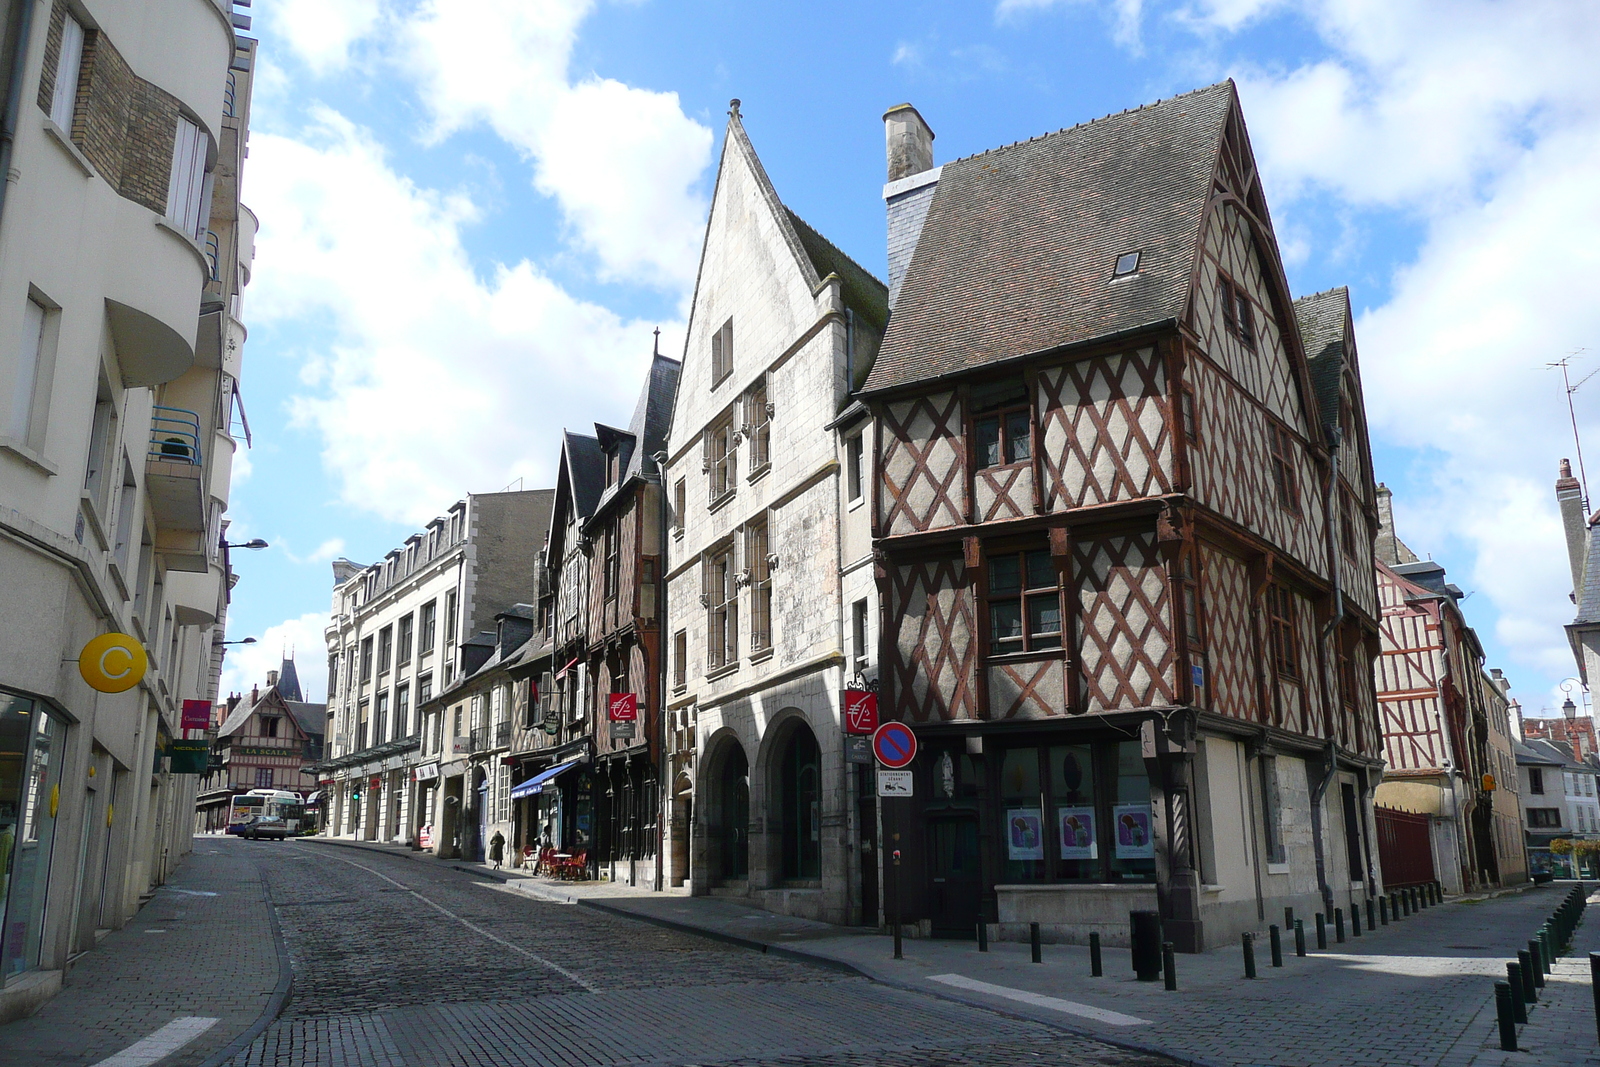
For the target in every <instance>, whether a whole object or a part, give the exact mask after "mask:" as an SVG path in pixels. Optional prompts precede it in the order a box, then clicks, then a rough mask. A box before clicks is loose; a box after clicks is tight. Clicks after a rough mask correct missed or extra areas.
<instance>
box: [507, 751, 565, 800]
mask: <svg viewBox="0 0 1600 1067" xmlns="http://www.w3.org/2000/svg"><path fill="white" fill-rule="evenodd" d="M577 765H578V761H577V760H569V761H567V762H566V763H562V764H558V765H556V766H554V767H551V768H550V769H549V770H548V771H540V772H539V773H538V774H536V775H534V776H533V777H532V778H529V779H528V780H527V781H526V782H523V783H522V784H521V785H517V786H513V787H512V789H511V799H512V800H521V799H522V798H523V797H531V796H533V795H534V794H535V793H542V792H544V787H545V785H546V783H548V782H550V781H551V780H552V779H554V778H555V776H556V775H558V774H560V773H561V772H562V771H567V770H571V769H572V768H573V767H576V766H577Z"/></svg>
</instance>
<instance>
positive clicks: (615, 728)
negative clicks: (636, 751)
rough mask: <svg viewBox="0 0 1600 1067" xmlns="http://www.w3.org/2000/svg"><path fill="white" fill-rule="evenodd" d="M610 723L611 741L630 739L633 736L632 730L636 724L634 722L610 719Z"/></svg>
mask: <svg viewBox="0 0 1600 1067" xmlns="http://www.w3.org/2000/svg"><path fill="white" fill-rule="evenodd" d="M610 725H611V740H613V741H632V740H633V737H634V732H633V731H634V727H635V726H637V725H638V724H637V723H634V722H631V721H627V722H621V721H617V720H612V722H611V724H610Z"/></svg>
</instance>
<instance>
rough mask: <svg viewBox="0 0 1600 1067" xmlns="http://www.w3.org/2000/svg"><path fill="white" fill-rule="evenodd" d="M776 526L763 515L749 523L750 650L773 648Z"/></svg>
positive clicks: (746, 557)
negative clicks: (774, 532)
mask: <svg viewBox="0 0 1600 1067" xmlns="http://www.w3.org/2000/svg"><path fill="white" fill-rule="evenodd" d="M771 555H772V528H771V526H770V525H769V524H768V522H767V519H766V518H765V516H763V517H762V518H760V519H757V520H755V521H753V522H750V523H748V524H746V526H745V564H746V566H745V574H746V575H748V580H749V586H750V654H751V655H752V656H755V655H758V654H760V653H763V652H768V651H771V649H772V565H771V563H770V562H768V560H769V558H770V557H771Z"/></svg>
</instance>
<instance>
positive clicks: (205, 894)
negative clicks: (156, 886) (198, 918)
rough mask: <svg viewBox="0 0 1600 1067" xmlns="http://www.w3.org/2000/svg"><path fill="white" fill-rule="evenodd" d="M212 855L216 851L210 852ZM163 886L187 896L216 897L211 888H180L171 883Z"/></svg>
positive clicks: (172, 891) (168, 890)
mask: <svg viewBox="0 0 1600 1067" xmlns="http://www.w3.org/2000/svg"><path fill="white" fill-rule="evenodd" d="M210 855H213V856H215V855H216V853H215V852H212V853H210ZM161 888H162V889H165V890H166V891H167V892H169V893H182V894H183V895H184V896H186V897H214V896H216V894H215V893H213V892H210V891H209V890H205V889H179V888H178V887H177V886H171V885H164V886H162V887H161Z"/></svg>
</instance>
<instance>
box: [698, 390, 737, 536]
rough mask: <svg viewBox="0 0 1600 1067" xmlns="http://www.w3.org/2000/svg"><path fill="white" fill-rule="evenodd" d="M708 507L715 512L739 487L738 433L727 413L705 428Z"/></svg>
mask: <svg viewBox="0 0 1600 1067" xmlns="http://www.w3.org/2000/svg"><path fill="white" fill-rule="evenodd" d="M705 454H706V490H707V496H708V498H709V502H708V503H707V505H706V506H707V508H708V509H710V510H713V511H714V510H716V509H717V508H718V507H720V506H721V505H722V504H723V503H725V502H726V501H728V500H729V499H731V498H732V497H733V495H734V493H736V492H737V491H738V488H739V430H738V427H737V425H736V424H735V421H734V418H733V412H732V411H731V410H730V411H727V412H725V413H723V415H722V417H721V418H719V419H718V420H717V421H716V422H714V423H713V424H712V425H711V426H710V427H708V428H707V429H706V436H705Z"/></svg>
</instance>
